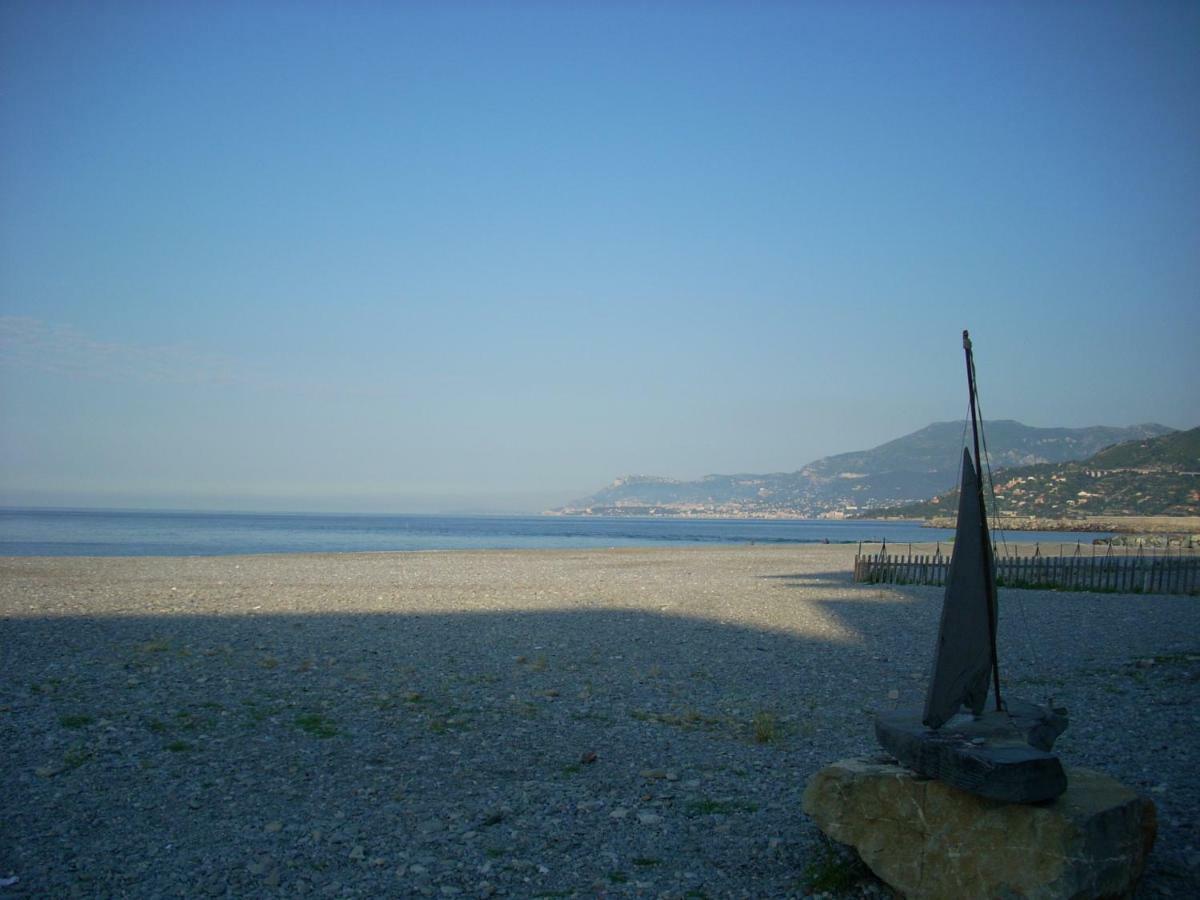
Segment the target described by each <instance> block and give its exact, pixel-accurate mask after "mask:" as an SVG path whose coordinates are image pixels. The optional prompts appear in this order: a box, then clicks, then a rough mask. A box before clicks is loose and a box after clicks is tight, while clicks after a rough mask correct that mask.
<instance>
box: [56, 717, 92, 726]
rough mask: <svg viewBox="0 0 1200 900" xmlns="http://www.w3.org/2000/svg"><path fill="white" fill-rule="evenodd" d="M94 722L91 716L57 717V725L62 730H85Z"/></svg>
mask: <svg viewBox="0 0 1200 900" xmlns="http://www.w3.org/2000/svg"><path fill="white" fill-rule="evenodd" d="M95 721H96V720H95V719H93V718H92V717H91V716H83V715H80V716H59V717H58V724H59V725H61V726H62V727H63V728H85V727H87V726H88V725H91V724H92V723H93V722H95Z"/></svg>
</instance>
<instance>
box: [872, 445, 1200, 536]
mask: <svg viewBox="0 0 1200 900" xmlns="http://www.w3.org/2000/svg"><path fill="white" fill-rule="evenodd" d="M994 492H995V509H994V512H996V513H997V514H999V515H1002V516H1007V515H1012V516H1039V517H1046V518H1074V517H1082V516H1196V515H1200V428H1193V429H1191V430H1189V431H1180V432H1175V433H1173V434H1168V435H1164V436H1162V437H1156V438H1151V439H1146V440H1140V439H1139V440H1133V441H1126V442H1125V443H1122V444H1117V445H1116V446H1113V447H1109V448H1107V449H1104V450H1101V451H1100V452H1099V453H1096V454H1094V455H1093V456H1091V457H1089V458H1088V459H1086V460H1082V461H1075V462H1066V463H1058V464H1049V463H1045V464H1041V465H1035V466H1018V467H1014V468H1007V469H999V470H996V471H995V472H994ZM957 507H958V491H957V490H953V491H949V492H946V493H944V494H940V495H938V496H936V497H933V498H932V499H930V500H925V501H921V502H918V503H909V504H905V505H903V506H897V507H892V508H888V509H886V510H882V509H876V510H871V511H868V512H867V513H865V514H864V517H866V516H871V515H883V514H886V515H889V516H903V517H911V518H929V517H931V516H946V515H950V516H952V515H954V514H955V511H956V509H957Z"/></svg>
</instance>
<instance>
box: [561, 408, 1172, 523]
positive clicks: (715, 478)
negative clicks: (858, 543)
mask: <svg viewBox="0 0 1200 900" xmlns="http://www.w3.org/2000/svg"><path fill="white" fill-rule="evenodd" d="M1173 431H1174V429H1171V428H1167V427H1166V426H1164V425H1156V424H1146V425H1134V426H1131V427H1127V428H1114V427H1108V426H1093V427H1089V428H1036V427H1032V426H1029V425H1023V424H1021V423H1020V422H1015V421H1013V420H1011V419H1006V420H997V421H994V422H989V423H988V424H987V429H986V443H987V449H988V453H989V457H990V459H991V461H992V467H993V470H995V469H999V468H1011V467H1013V466H1023V465H1037V464H1054V463H1062V462H1069V461H1076V460H1083V459H1087V458H1088V457H1090V456H1092V455H1093V454H1095V453H1097V452H1098V451H1100V450H1102V449H1104V448H1105V447H1109V446H1112V445H1114V444H1119V443H1122V442H1127V441H1144V440H1148V439H1151V438H1155V437H1160V436H1162V435H1167V434H1171V433H1172V432H1173ZM965 434H966V433H965V429H964V425H963V423H962V422H935V423H934V424H932V425H928V426H926V427H925V428H922V429H920V430H919V431H915V432H913V433H912V434H909V435H905V436H904V437H901V438H897V439H896V440H893V441H888V442H887V443H885V444H880V445H879V446H878V447H874V448H872V449H870V450H863V451H857V452H852V453H840V454H837V455H836V456H827V457H824V458H822V459H818V460H816V461H815V462H812V463H809V464H808V465H806V466H804V467H803V468H801V469H799V470H797V471H795V472H780V473H772V474H765V475H752V474H739V475H706V476H704V477H703V478H701V479H699V480H696V481H679V480H675V479H671V478H663V477H658V476H652V475H628V476H624V477H622V478H618V479H616V480H615V481H614V482H612V483H611V484H609V485H608V486H607V487H604V488H602V489H600V490H599V491H597V492H596V493H594V494H592V495H591V496H588V497H584V498H582V499H580V500H576V501H574V502H572V503H570V504H568V505H567V506H564V507H562V508H560V509H556V510H551V511H550V512H552V513H555V514H559V515H664V516H689V515H691V516H729V517H755V518H773V517H778V518H784V517H803V518H811V517H817V516H827V517H841V516H845V515H854V514H856V513H859V512H860V511H862V510H864V509H876V510H879V509H885V510H886V509H889V508H891V507H898V506H901V505H903V504H906V503H912V502H914V501H918V500H926V499H928V498H930V497H933V496H934V495H936V494H938V493H940V492H945V491H946V490H947V489H950V488H953V486H954V485H955V484H956V483H957V482H958V466H959V464H960V461H961V448H962V446H963V440H964V436H965Z"/></svg>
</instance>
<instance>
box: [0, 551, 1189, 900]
mask: <svg viewBox="0 0 1200 900" xmlns="http://www.w3.org/2000/svg"><path fill="white" fill-rule="evenodd" d="M853 553H854V548H853V547H842V546H805V547H799V548H796V547H785V548H763V547H742V548H721V549H699V550H693V549H676V550H610V551H526V552H507V551H503V552H468V553H409V554H339V555H304V556H258V557H220V558H143V559H80V558H75V559H41V558H35V559H2V560H0V747H2V748H3V765H2V766H0V797H2V801H0V802H2V803H3V816H2V818H0V884H6V886H5V887H3V888H2V889H0V893H3V894H7V895H10V896H16V895H32V896H71V895H83V896H125V895H128V896H149V897H154V896H176V895H187V896H204V895H215V896H237V897H253V896H289V897H291V896H304V895H311V896H435V897H454V896H462V897H487V896H492V895H496V896H512V897H532V896H544V897H567V896H579V897H592V896H609V897H625V896H644V897H660V896H661V897H743V896H744V897H786V896H799V895H803V894H805V893H806V892H807V891H808V890H809V887H808V886H809V883H810V877H811V871H810V866H811V865H812V864H813V863H814V862H815V861H820V860H822V859H823V858H825V859H827V858H828V857H827V851H825V850H824V849H823V848H822V845H821V842H820V839H819V835H818V833H817V831H816V829H815V828H814V826H813V825H812V824H811V823H809V822H808V821H807V820H806V818H805V817H804V816H803V814H802V813H801V812H800V797H801V794H802V792H803V789H804V784H805V781H806V779H807V778H808V777H809V776H810V775H811V774H812V773H813V772H814V771H816V770H817V769H818V768H820V767H821V766H822V765H824V764H826V763H828V762H832V761H833V760H836V759H839V758H842V757H846V756H851V755H857V754H862V753H874V752H876V748H875V744H874V740H873V736H872V726H871V714H872V713H873V712H874V711H875V710H878V709H882V708H887V707H890V706H894V705H897V704H902V705H915V704H919V703H920V701H921V698H922V696H923V691H924V687H925V678H926V668H927V665H928V662H929V659H930V657H931V656H932V648H933V641H934V635H935V633H936V623H937V617H938V613H939V609H940V603H941V591H940V589H937V588H918V587H880V586H867V585H855V584H853V583H852V582H851V580H850V568H851V562H852V558H853ZM1001 602H1002V604H1003V610H1002V617H1003V625H1002V631H1003V633H1002V636H1001V659H1002V660H1003V661H1004V663H1003V669H1002V675H1003V676H1004V680H1005V682H1006V683H1007V686H1008V688H1009V689H1010V692H1011V693H1013V694H1014V695H1018V696H1023V697H1025V698H1026V699H1035V700H1040V699H1045V697H1046V696H1047V695H1049V694H1052V695H1053V696H1054V699H1055V701H1056V702H1057V703H1061V704H1065V705H1067V706H1068V707H1069V708H1070V711H1071V716H1072V725H1071V728H1070V729H1069V730H1068V731H1067V733H1066V734H1065V735H1064V736H1063V737H1062V738H1061V739H1060V743H1059V749H1060V750H1061V754H1062V756H1063V758H1064V761H1065V762H1066V763H1067V765H1068V766H1087V767H1091V768H1098V769H1101V770H1104V771H1107V772H1108V773H1110V774H1112V775H1114V776H1115V777H1117V778H1119V779H1121V780H1122V781H1124V782H1126V783H1127V784H1130V785H1131V786H1134V787H1135V788H1137V789H1138V790H1140V791H1144V792H1145V793H1147V794H1148V795H1149V796H1151V797H1152V798H1153V799H1154V800H1155V802H1156V803H1157V804H1158V809H1159V828H1160V830H1159V840H1158V845H1157V847H1156V849H1155V851H1154V854H1153V855H1152V857H1151V862H1150V866H1149V869H1148V872H1147V875H1146V877H1145V878H1144V880H1143V882H1142V885H1141V886H1140V888H1139V896H1143V897H1157V896H1161V895H1173V896H1179V897H1192V896H1200V826H1198V823H1197V812H1198V810H1200V786H1198V784H1197V768H1198V764H1200V759H1198V753H1197V750H1198V744H1200V739H1198V737H1197V735H1198V730H1197V726H1198V725H1200V706H1198V705H1197V700H1198V699H1200V602H1198V601H1197V599H1196V598H1188V597H1143V596H1122V595H1097V594H1082V593H1063V594H1056V593H1048V592H1032V591H1021V592H1017V591H1002V592H1001ZM1032 657H1036V658H1032ZM897 698H898V699H897ZM13 877H15V878H17V879H18V880H17V881H16V882H15V883H8V882H10V881H11V879H12V878H13ZM848 893H849V894H851V895H864V894H865V895H886V894H887V893H888V892H887V891H886V890H885V889H884V888H883V887H882V886H880V885H878V884H877V883H871V882H865V883H860V884H859V885H857V886H855V887H853V888H851V889H849V891H848Z"/></svg>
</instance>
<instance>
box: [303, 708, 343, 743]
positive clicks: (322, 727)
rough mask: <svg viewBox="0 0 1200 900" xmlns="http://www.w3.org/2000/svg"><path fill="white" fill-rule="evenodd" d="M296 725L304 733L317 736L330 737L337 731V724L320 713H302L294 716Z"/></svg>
mask: <svg viewBox="0 0 1200 900" xmlns="http://www.w3.org/2000/svg"><path fill="white" fill-rule="evenodd" d="M296 727H297V728H299V729H300V730H301V731H303V732H304V733H305V734H311V735H312V736H313V737H318V738H331V737H333V736H334V735H336V734H337V733H338V730H337V726H336V725H334V724H333V722H331V721H329V719H327V718H325V717H324V716H323V715H321V714H320V713H304V714H302V715H299V716H296Z"/></svg>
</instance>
